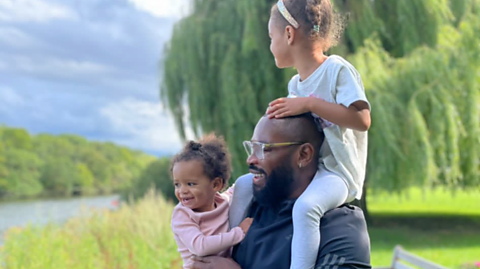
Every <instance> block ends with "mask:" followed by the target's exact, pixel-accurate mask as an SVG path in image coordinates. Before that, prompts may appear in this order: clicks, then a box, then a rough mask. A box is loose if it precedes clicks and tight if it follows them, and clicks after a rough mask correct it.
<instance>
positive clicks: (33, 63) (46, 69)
mask: <svg viewBox="0 0 480 269" xmlns="http://www.w3.org/2000/svg"><path fill="white" fill-rule="evenodd" d="M9 58H10V59H9V61H8V65H6V64H3V65H0V71H1V70H2V69H3V70H6V71H9V72H12V71H17V72H19V73H22V74H29V75H39V76H46V77H56V78H60V77H63V78H83V77H101V76H105V75H107V74H115V72H116V70H115V68H113V67H110V66H106V65H103V64H100V63H95V62H90V61H86V60H83V61H80V60H73V59H61V58H56V57H54V56H37V57H31V56H30V57H28V56H23V55H15V56H13V55H11V56H10V57H9ZM59 71H61V72H59Z"/></svg>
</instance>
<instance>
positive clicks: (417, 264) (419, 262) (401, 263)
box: [375, 245, 448, 269]
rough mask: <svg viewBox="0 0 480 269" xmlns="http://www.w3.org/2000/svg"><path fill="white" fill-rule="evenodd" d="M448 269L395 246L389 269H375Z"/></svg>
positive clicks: (382, 268) (387, 268)
mask: <svg viewBox="0 0 480 269" xmlns="http://www.w3.org/2000/svg"><path fill="white" fill-rule="evenodd" d="M415 268H422V269H448V268H447V267H443V266H441V265H438V264H436V263H434V262H431V261H429V260H426V259H424V258H421V257H418V256H416V255H414V254H412V253H410V252H408V251H406V250H404V249H403V248H402V247H401V246H399V245H397V246H395V248H394V249H393V260H392V265H391V266H390V267H378V268H375V269H415Z"/></svg>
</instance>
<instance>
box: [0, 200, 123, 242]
mask: <svg viewBox="0 0 480 269" xmlns="http://www.w3.org/2000/svg"><path fill="white" fill-rule="evenodd" d="M118 199H119V196H118V195H110V196H96V197H78V198H70V199H44V200H36V201H18V202H1V203H0V245H2V244H3V239H4V234H5V231H6V230H8V229H9V228H12V227H24V226H26V225H27V224H33V225H45V224H47V223H50V222H53V223H63V222H65V221H66V220H68V219H69V218H71V217H74V216H79V215H80V214H81V213H85V210H82V208H83V209H85V208H86V209H112V210H113V209H115V208H116V207H117V206H118Z"/></svg>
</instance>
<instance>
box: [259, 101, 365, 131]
mask: <svg viewBox="0 0 480 269" xmlns="http://www.w3.org/2000/svg"><path fill="white" fill-rule="evenodd" d="M306 112H312V113H315V114H317V115H318V116H319V117H321V118H323V119H325V120H327V121H329V122H332V123H334V124H336V125H339V126H342V127H346V128H350V129H354V130H358V131H367V130H368V129H369V128H370V121H371V119H370V110H369V106H368V104H367V103H366V102H364V101H357V102H354V103H352V104H351V105H350V106H349V107H348V108H347V107H345V106H343V105H339V104H334V103H329V102H327V101H324V100H322V99H318V98H315V97H297V98H279V99H276V100H274V101H272V102H271V103H270V106H269V108H268V110H267V114H268V116H269V118H274V117H275V118H283V117H288V116H293V115H299V114H302V113H306Z"/></svg>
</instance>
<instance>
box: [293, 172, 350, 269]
mask: <svg viewBox="0 0 480 269" xmlns="http://www.w3.org/2000/svg"><path fill="white" fill-rule="evenodd" d="M347 195H348V188H347V185H346V184H345V182H344V181H343V180H342V179H341V178H340V177H339V176H337V175H336V174H333V173H331V172H328V171H326V170H325V169H320V170H319V171H317V173H316V174H315V178H314V179H313V180H312V182H311V183H310V185H308V187H307V189H306V190H305V191H304V192H303V194H302V195H301V196H300V197H299V198H298V199H297V201H296V202H295V205H294V207H293V239H292V263H291V265H290V269H310V268H313V267H314V266H315V261H316V260H317V255H318V249H319V248H320V219H321V218H322V216H323V214H324V213H325V212H327V211H328V210H330V209H333V208H335V207H337V206H339V205H341V204H343V203H344V202H345V200H346V199H347Z"/></svg>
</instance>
